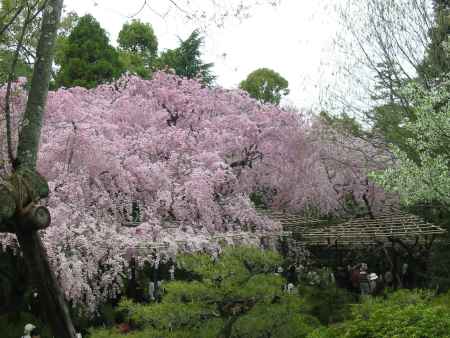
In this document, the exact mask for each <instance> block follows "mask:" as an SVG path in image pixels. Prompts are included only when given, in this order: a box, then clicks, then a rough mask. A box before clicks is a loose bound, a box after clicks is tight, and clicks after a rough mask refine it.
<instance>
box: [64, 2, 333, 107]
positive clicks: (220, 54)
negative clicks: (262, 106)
mask: <svg viewBox="0 0 450 338" xmlns="http://www.w3.org/2000/svg"><path fill="white" fill-rule="evenodd" d="M223 1H227V4H230V3H232V2H239V1H238V0H219V1H217V0H216V3H220V2H222V3H221V4H220V5H218V6H219V7H217V8H212V7H211V3H212V2H214V0H178V3H179V4H180V5H182V4H185V3H187V2H189V3H190V6H188V7H184V8H186V9H187V10H188V11H190V12H192V11H195V10H205V11H206V14H207V16H208V18H209V16H210V15H213V13H214V12H215V11H216V12H217V11H219V12H220V11H222V12H223V11H224V10H225V9H227V8H228V7H227V8H224V7H223V6H226V5H223ZM255 1H256V0H244V1H242V2H243V3H245V4H250V3H253V2H255ZM265 1H267V0H265ZM334 1H338V0H334ZM144 2H145V0H65V1H64V4H65V6H66V9H67V10H73V11H75V12H77V13H78V14H79V15H84V14H86V13H90V14H92V15H93V16H94V17H95V18H96V19H97V20H98V21H99V22H100V24H101V26H102V27H103V28H104V29H105V30H106V31H107V32H108V33H109V35H110V40H111V43H112V44H113V45H116V39H117V35H118V33H119V31H120V29H121V28H122V25H123V24H124V23H125V22H126V21H128V20H130V19H129V17H130V16H131V15H133V14H135V13H136V12H138V11H139V9H140V8H141V7H142V5H143V4H144ZM332 3H333V0H317V1H310V0H281V4H280V5H279V6H278V7H273V6H268V5H265V6H256V7H253V8H252V9H251V10H249V12H250V13H251V16H250V17H249V18H245V19H243V20H236V19H229V20H227V21H226V22H225V25H224V27H223V28H219V27H217V26H216V25H214V24H211V25H210V26H209V27H207V29H206V30H205V34H206V36H205V43H204V48H203V53H204V54H203V59H204V60H205V61H207V62H213V63H214V64H215V65H214V68H213V71H214V73H215V74H216V75H217V76H218V79H217V83H218V84H219V85H221V86H223V87H226V88H234V87H237V85H238V83H239V82H240V81H241V80H243V79H244V78H245V77H246V76H247V75H248V74H249V73H250V72H251V71H253V70H255V69H257V68H260V67H267V68H271V69H273V70H275V71H277V72H279V73H280V74H281V75H282V76H283V77H285V78H286V79H287V80H288V81H289V88H290V90H291V94H290V95H289V99H288V100H287V101H286V103H292V104H294V105H295V106H297V107H298V108H306V109H309V108H312V107H316V108H317V104H318V101H319V87H320V86H321V85H322V84H323V83H325V82H327V80H328V79H329V78H330V76H331V75H330V74H329V73H330V71H329V70H330V69H331V68H330V63H332V62H333V55H334V54H333V46H334V45H333V38H334V37H335V31H336V29H337V20H336V17H335V16H334V14H333V13H334V11H333V10H332V7H331V5H330V4H332ZM147 4H148V6H145V7H144V8H143V9H142V11H141V12H140V13H139V14H138V15H137V16H135V18H138V19H140V20H141V21H144V22H149V23H151V25H152V26H153V29H154V30H155V33H156V35H157V37H158V42H159V49H160V50H163V49H166V48H174V47H176V46H177V45H178V37H180V38H182V39H184V38H186V37H187V36H188V35H189V34H190V33H191V32H192V30H193V29H195V28H197V27H198V26H199V24H202V23H204V22H205V21H201V20H200V21H198V20H194V21H192V20H191V21H186V20H185V18H184V14H183V12H182V11H180V10H177V9H175V8H174V7H173V6H171V5H170V0H156V1H151V0H147ZM220 6H222V7H220ZM169 10H170V11H169ZM168 11H169V12H168ZM167 12H168V13H167ZM166 13H167V15H165V16H164V17H162V15H164V14H166ZM206 21H207V22H210V21H209V20H208V19H206ZM327 69H328V70H327Z"/></svg>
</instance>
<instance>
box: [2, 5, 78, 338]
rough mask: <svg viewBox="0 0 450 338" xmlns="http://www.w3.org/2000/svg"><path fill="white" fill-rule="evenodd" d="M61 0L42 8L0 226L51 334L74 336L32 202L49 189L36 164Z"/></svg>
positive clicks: (43, 214)
mask: <svg viewBox="0 0 450 338" xmlns="http://www.w3.org/2000/svg"><path fill="white" fill-rule="evenodd" d="M62 6H63V0H48V2H47V4H46V6H45V9H44V15H43V18H42V27H41V32H40V37H39V43H38V47H37V50H36V62H35V64H34V69H33V78H32V81H31V87H30V91H29V94H28V100H27V106H26V109H25V115H24V119H23V125H22V129H21V130H20V134H19V143H18V147H17V158H16V161H15V163H13V166H14V170H15V171H14V173H13V174H12V175H11V177H10V179H8V180H7V181H6V182H5V183H3V184H1V185H0V231H2V230H5V231H11V230H12V232H15V234H16V236H17V239H18V241H19V245H20V248H21V250H22V252H23V255H24V258H25V261H26V265H27V267H28V272H29V274H30V278H31V280H32V281H33V283H34V284H35V285H36V287H37V289H38V290H39V298H40V300H41V301H42V305H43V308H44V310H45V311H46V317H47V318H48V321H49V324H50V327H51V329H52V333H53V336H54V337H55V338H75V329H74V327H73V324H72V321H71V318H70V315H69V311H68V308H67V306H66V304H65V301H64V297H63V293H62V291H61V288H60V286H59V285H58V282H57V280H56V277H55V275H54V273H53V271H52V269H51V268H50V264H49V261H48V259H47V253H46V251H45V248H44V246H43V244H42V242H41V239H40V237H39V233H38V231H37V229H39V228H43V227H46V226H48V225H49V224H50V214H49V213H48V210H47V209H46V208H44V207H38V206H36V205H35V203H36V202H37V201H38V200H39V199H40V198H42V197H45V196H46V195H48V185H47V182H46V181H45V179H43V177H42V176H40V175H39V174H37V173H36V171H35V169H36V162H37V154H38V148H39V141H40V137H41V128H42V123H43V113H44V110H45V105H46V102H47V94H48V86H49V81H50V72H51V67H52V62H53V54H54V45H55V38H56V33H57V29H58V25H59V21H60V17H61V10H62Z"/></svg>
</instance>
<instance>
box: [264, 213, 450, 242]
mask: <svg viewBox="0 0 450 338" xmlns="http://www.w3.org/2000/svg"><path fill="white" fill-rule="evenodd" d="M262 213H263V214H265V215H266V216H268V217H270V218H272V219H273V220H275V221H278V222H280V223H281V224H282V226H283V229H284V230H285V231H289V232H291V233H292V234H293V237H294V238H295V239H296V240H297V241H300V242H301V243H303V244H304V245H306V246H335V245H344V246H361V245H379V244H387V243H392V242H393V241H397V240H401V241H402V242H405V243H416V242H417V243H418V242H420V243H423V244H424V243H429V242H432V241H433V240H434V239H435V238H436V236H439V235H443V234H445V233H446V230H444V229H442V228H440V227H438V226H436V225H434V224H431V223H429V222H426V221H424V220H423V219H422V218H420V217H418V216H415V215H412V214H408V213H405V212H401V211H390V212H386V213H383V214H380V215H378V216H376V217H375V218H370V217H361V218H353V219H350V220H345V221H341V222H333V223H332V222H329V221H326V220H320V219H310V218H305V217H303V216H299V215H293V214H288V213H284V212H279V211H267V210H264V211H262Z"/></svg>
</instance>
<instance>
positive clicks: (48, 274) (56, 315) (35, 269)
mask: <svg viewBox="0 0 450 338" xmlns="http://www.w3.org/2000/svg"><path fill="white" fill-rule="evenodd" d="M16 235H17V239H18V240H19V243H20V248H21V250H22V253H23V257H24V259H25V262H26V265H27V268H28V273H29V276H31V280H32V283H33V285H36V286H37V289H38V292H39V299H40V301H41V302H42V308H43V309H45V318H46V319H47V320H48V321H49V323H48V324H49V325H50V327H51V329H52V332H53V336H54V337H55V338H56V337H58V338H75V329H74V327H73V324H72V320H71V318H70V314H69V310H68V308H67V305H66V303H65V300H64V295H63V293H62V291H61V287H60V286H59V284H58V282H57V280H56V277H55V274H54V273H53V270H52V269H51V268H50V264H49V262H48V259H47V253H46V251H45V248H44V246H43V245H42V242H41V239H40V237H39V233H38V232H37V231H26V232H23V233H22V232H20V231H17V232H16Z"/></svg>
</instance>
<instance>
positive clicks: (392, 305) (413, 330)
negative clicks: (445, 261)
mask: <svg viewBox="0 0 450 338" xmlns="http://www.w3.org/2000/svg"><path fill="white" fill-rule="evenodd" d="M327 334H328V335H334V337H346V338H382V337H383V338H385V337H387V338H389V337H392V338H394V337H395V338H428V337H430V338H432V337H433V338H434V337H436V338H445V337H450V311H449V308H448V305H446V306H443V305H439V304H437V305H436V304H433V301H432V298H431V293H430V292H428V291H408V290H401V291H398V292H395V293H393V294H391V295H390V296H389V297H388V298H387V299H380V298H367V299H365V300H364V301H363V302H362V304H357V305H355V306H354V307H353V309H352V318H351V319H350V320H348V321H346V322H343V323H341V324H339V325H336V326H334V327H331V328H329V329H328V330H322V331H316V332H314V333H312V334H311V335H310V338H312V337H315V338H316V337H328V336H327Z"/></svg>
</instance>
